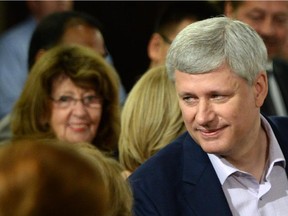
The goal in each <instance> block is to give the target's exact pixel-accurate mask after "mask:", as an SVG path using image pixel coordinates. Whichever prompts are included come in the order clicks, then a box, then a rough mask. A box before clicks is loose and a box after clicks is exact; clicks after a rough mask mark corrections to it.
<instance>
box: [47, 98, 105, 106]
mask: <svg viewBox="0 0 288 216" xmlns="http://www.w3.org/2000/svg"><path fill="white" fill-rule="evenodd" d="M51 100H52V101H53V102H54V103H55V104H56V105H57V106H58V107H59V108H62V109H65V108H68V107H71V106H72V105H73V106H74V105H76V103H77V102H78V101H80V102H81V103H82V104H83V105H84V106H86V107H88V108H101V106H102V98H100V97H97V96H95V95H89V96H86V97H83V98H80V99H77V98H73V97H71V96H60V98H59V99H55V98H53V97H51Z"/></svg>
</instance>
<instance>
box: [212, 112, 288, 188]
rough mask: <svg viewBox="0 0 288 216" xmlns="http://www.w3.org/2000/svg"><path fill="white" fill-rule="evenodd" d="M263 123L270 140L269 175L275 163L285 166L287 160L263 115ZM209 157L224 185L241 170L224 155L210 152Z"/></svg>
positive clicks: (267, 173)
mask: <svg viewBox="0 0 288 216" xmlns="http://www.w3.org/2000/svg"><path fill="white" fill-rule="evenodd" d="M261 124H262V126H263V127H264V129H265V131H266V133H267V135H268V140H269V141H268V142H269V159H268V163H269V165H268V170H267V172H266V175H269V173H270V172H271V170H272V168H273V166H274V164H275V163H279V162H280V163H282V165H283V167H285V166H286V161H285V158H284V155H283V153H282V151H281V149H280V146H279V143H278V141H277V139H276V137H275V135H274V133H273V130H272V128H271V126H270V124H269V123H268V121H267V120H266V119H265V118H264V117H263V116H262V115H261ZM208 157H209V159H210V161H211V163H212V165H213V167H214V169H215V171H216V174H217V176H218V178H219V180H220V183H221V184H222V185H223V184H224V182H225V180H226V179H227V178H228V177H229V176H230V175H231V174H233V173H235V172H237V171H240V170H239V169H237V168H236V167H234V166H233V165H232V164H230V163H229V162H228V161H227V160H225V159H224V158H223V157H221V156H218V155H215V154H208ZM241 172H242V171H241Z"/></svg>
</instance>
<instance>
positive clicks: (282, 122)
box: [267, 116, 288, 128]
mask: <svg viewBox="0 0 288 216" xmlns="http://www.w3.org/2000/svg"><path fill="white" fill-rule="evenodd" d="M267 118H268V120H270V123H271V122H272V124H274V125H275V126H277V127H286V128H287V127H288V117H287V116H269V117H267Z"/></svg>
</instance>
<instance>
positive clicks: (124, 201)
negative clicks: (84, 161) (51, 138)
mask: <svg viewBox="0 0 288 216" xmlns="http://www.w3.org/2000/svg"><path fill="white" fill-rule="evenodd" d="M73 146H75V147H76V148H77V149H78V151H80V152H81V153H83V154H84V155H85V156H86V157H89V158H90V159H92V162H94V163H95V165H97V166H99V169H102V174H103V175H104V176H105V177H106V182H105V184H106V187H107V188H109V214H107V215H109V216H131V215H132V203H133V201H132V191H131V188H130V185H129V183H128V181H126V179H125V177H124V176H123V175H122V173H123V171H124V168H123V167H122V165H121V164H120V163H119V162H118V161H116V160H115V159H113V158H110V157H108V156H106V155H104V154H103V153H102V152H100V151H99V150H98V149H97V148H96V147H95V146H92V145H90V144H89V143H76V144H75V145H73Z"/></svg>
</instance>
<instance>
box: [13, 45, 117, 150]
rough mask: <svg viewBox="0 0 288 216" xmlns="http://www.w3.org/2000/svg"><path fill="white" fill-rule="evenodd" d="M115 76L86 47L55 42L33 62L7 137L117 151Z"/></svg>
mask: <svg viewBox="0 0 288 216" xmlns="http://www.w3.org/2000/svg"><path fill="white" fill-rule="evenodd" d="M118 90H119V79H118V75H117V73H116V72H115V71H114V69H113V68H112V67H111V66H110V65H109V64H108V63H107V62H106V61H105V60H104V59H103V58H102V56H100V55H99V54H98V53H96V52H94V51H93V50H92V49H90V48H87V47H84V46H80V45H71V44H70V45H63V44H62V45H59V46H55V47H54V48H51V49H49V50H48V51H46V52H45V53H44V54H43V55H42V56H41V57H40V58H39V60H37V61H36V63H35V64H34V65H33V67H32V69H31V71H30V73H29V76H28V79H27V81H26V83H25V85H24V88H23V91H22V93H21V95H20V97H19V99H18V100H17V102H16V105H15V107H14V109H13V111H12V113H11V130H12V133H13V138H18V137H26V136H28V137H31V136H32V137H40V138H43V137H44V138H57V139H60V140H64V141H67V142H70V143H75V142H89V143H91V144H93V145H95V146H96V147H97V148H98V149H100V150H101V151H103V152H105V153H107V154H109V155H113V154H114V153H115V152H117V148H118V138H119V133H120V105H119V97H118Z"/></svg>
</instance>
